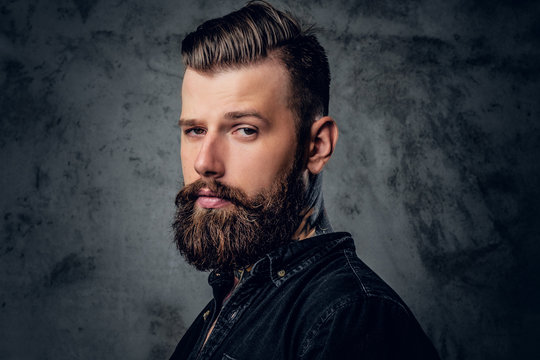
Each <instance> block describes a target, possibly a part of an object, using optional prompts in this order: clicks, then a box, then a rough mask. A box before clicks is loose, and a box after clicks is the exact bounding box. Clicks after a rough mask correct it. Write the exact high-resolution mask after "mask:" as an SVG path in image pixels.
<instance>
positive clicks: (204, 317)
mask: <svg viewBox="0 0 540 360" xmlns="http://www.w3.org/2000/svg"><path fill="white" fill-rule="evenodd" d="M208 315H210V310H206V311H205V313H204V314H203V316H202V317H203V319H204V321H206V319H208Z"/></svg>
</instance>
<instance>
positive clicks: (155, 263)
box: [0, 0, 540, 359]
mask: <svg viewBox="0 0 540 360" xmlns="http://www.w3.org/2000/svg"><path fill="white" fill-rule="evenodd" d="M275 3H276V5H278V6H280V7H284V8H288V9H290V10H292V11H293V12H295V13H297V14H299V15H300V16H302V17H303V18H304V19H306V20H308V21H313V22H316V23H317V24H318V25H319V26H320V27H322V28H323V30H322V32H321V36H320V39H321V41H322V43H323V45H324V46H325V47H326V49H327V50H328V54H329V59H330V64H331V69H332V72H333V82H332V90H331V94H332V100H331V113H332V115H333V116H334V117H335V118H336V119H337V121H338V124H339V127H340V134H341V136H340V140H339V144H338V147H337V150H336V154H335V157H334V158H333V159H332V161H331V162H330V164H329V167H328V170H327V171H326V175H325V186H324V187H325V192H326V199H327V205H328V210H329V213H330V217H331V219H332V220H333V224H334V227H335V228H336V229H339V230H347V231H350V232H351V233H352V234H353V235H354V237H355V239H356V244H357V248H358V249H357V252H358V254H359V256H360V257H361V258H362V259H363V260H364V261H365V262H366V263H368V264H369V265H370V266H372V267H373V268H374V269H375V270H376V271H377V272H378V273H379V274H380V275H381V276H382V277H383V278H384V279H385V280H386V281H387V282H388V283H390V284H391V285H392V286H393V287H394V288H395V289H396V290H397V292H398V293H399V294H400V295H401V296H402V297H403V298H404V299H405V301H406V302H407V303H408V304H409V305H410V307H411V308H412V310H413V312H414V313H415V314H416V316H417V317H418V319H419V321H420V322H421V324H422V326H423V327H424V329H425V330H426V332H427V333H428V334H429V336H430V337H431V339H432V340H433V342H434V344H435V345H436V347H437V348H438V350H439V351H440V353H441V355H442V357H443V358H444V359H510V358H519V357H520V356H521V357H526V358H533V356H532V354H533V351H534V347H535V345H536V344H535V343H534V342H537V340H538V338H539V336H540V335H539V331H538V325H539V317H540V316H539V311H538V309H537V308H538V306H539V305H538V304H539V301H540V296H539V290H538V286H539V284H540V281H539V273H540V272H539V270H540V269H539V265H538V264H539V263H540V261H539V260H540V256H539V255H540V241H539V240H540V236H539V233H540V217H539V215H538V213H539V209H540V201H539V199H540V196H539V190H538V185H539V184H540V182H539V180H540V176H539V172H540V171H539V170H540V169H539V168H540V165H539V164H540V161H539V157H540V124H539V120H540V119H539V115H540V102H539V99H540V21H539V19H540V6H539V5H540V2H539V1H536V2H533V1H507V0H492V1H487V0H485V1H470V0H452V1H442V0H438V1H433V0H424V1H420V0H418V1H413V0H411V1H399V0H381V1H369V0H359V1H345V0H342V1H333V2H330V1H328V2H326V1H313V2H312V1H276V2H275ZM241 5H243V1H232V0H231V1H150V0H147V1H144V0H136V1H125V0H117V1H104V0H101V1H99V0H57V1H45V0H42V1H39V0H20V1H6V0H2V1H1V5H0V27H1V37H0V51H1V54H0V62H1V63H0V66H1V72H0V83H1V100H0V103H1V122H0V124H1V125H0V131H1V135H0V151H1V153H0V161H1V168H0V169H1V170H0V171H1V176H0V198H1V202H0V207H1V208H0V211H1V213H0V216H1V217H0V219H1V227H0V236H1V242H0V275H1V277H0V284H1V288H0V358H1V359H120V358H126V359H166V358H167V356H168V355H169V354H170V353H171V351H172V350H173V347H174V346H175V344H176V342H177V340H178V339H179V338H180V337H181V335H182V334H183V332H184V331H185V329H186V327H187V326H188V325H189V324H190V323H191V321H192V320H193V318H194V317H195V316H196V314H197V313H198V311H199V310H200V309H201V308H202V306H203V304H205V303H206V302H207V300H208V299H209V297H210V291H209V289H208V286H207V283H206V276H207V274H204V273H198V272H196V271H194V270H193V269H191V268H190V267H189V266H188V265H186V264H185V263H184V261H183V260H182V259H181V258H180V256H179V255H177V254H176V252H175V249H174V246H173V244H172V240H171V238H172V234H171V230H170V223H171V216H172V214H173V211H174V206H173V198H174V195H175V193H176V191H177V190H178V188H179V186H180V183H181V172H180V159H179V130H178V128H177V126H176V121H177V118H178V116H179V114H180V108H181V104H180V97H179V93H180V86H181V80H182V73H183V69H182V67H181V60H180V50H179V48H180V42H181V39H182V38H183V37H184V36H185V35H186V34H187V33H188V32H189V31H192V30H193V29H194V28H195V27H196V25H198V24H199V23H201V22H202V21H203V20H205V19H208V18H212V17H216V16H219V15H223V14H225V13H227V12H229V11H231V10H233V9H236V8H238V7H240V6H241Z"/></svg>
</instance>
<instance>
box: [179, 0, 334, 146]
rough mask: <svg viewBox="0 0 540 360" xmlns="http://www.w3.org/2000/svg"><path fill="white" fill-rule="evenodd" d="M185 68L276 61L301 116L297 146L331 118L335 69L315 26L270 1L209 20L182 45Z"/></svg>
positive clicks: (235, 66) (214, 68)
mask: <svg viewBox="0 0 540 360" xmlns="http://www.w3.org/2000/svg"><path fill="white" fill-rule="evenodd" d="M182 57H183V62H184V65H185V66H186V68H188V67H189V68H192V69H194V70H196V71H200V72H217V71H225V70H229V69H240V68H242V67H246V66H251V65H255V64H257V63H259V62H261V61H263V60H265V59H269V58H270V59H276V60H277V61H279V62H280V63H281V64H282V65H283V66H285V69H286V70H287V73H288V74H289V79H290V94H289V108H290V109H291V110H292V111H293V113H294V114H295V115H296V118H297V120H298V121H297V123H296V128H297V131H298V139H299V141H298V143H299V144H304V143H305V142H306V141H307V140H309V133H310V128H311V124H312V123H313V121H315V120H316V119H317V118H318V117H320V116H325V115H328V103H329V89H330V69H329V65H328V59H327V57H326V53H325V51H324V48H323V47H322V46H321V45H320V43H319V41H318V40H317V37H316V36H315V33H314V30H313V27H312V26H307V27H302V25H301V24H300V22H299V21H298V20H297V19H296V18H295V17H293V16H292V15H291V14H289V13H286V12H282V11H279V10H277V9H275V8H274V7H273V6H272V5H270V4H269V3H267V2H265V1H251V2H249V3H248V4H247V5H246V6H244V7H243V8H241V9H240V10H238V11H235V12H232V13H230V14H228V15H225V16H223V17H221V18H217V19H212V20H209V21H206V22H205V23H203V24H202V25H200V26H199V27H198V28H197V30H196V31H194V32H192V33H190V34H188V35H187V36H186V38H185V39H184V40H183V41H182Z"/></svg>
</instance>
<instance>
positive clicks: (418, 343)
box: [299, 297, 439, 360]
mask: <svg viewBox="0 0 540 360" xmlns="http://www.w3.org/2000/svg"><path fill="white" fill-rule="evenodd" d="M299 358H300V359H320V360H322V359H429V360H431V359H434V360H435V359H439V356H438V355H437V351H436V350H435V348H434V347H433V345H432V343H431V341H430V340H429V338H428V337H427V336H426V334H425V333H424V331H423V330H422V328H421V327H420V325H419V324H418V322H417V321H416V319H415V318H414V316H413V315H412V314H411V312H410V310H408V309H407V308H406V307H405V305H403V304H401V303H399V302H396V301H394V300H392V299H386V298H380V297H368V298H367V299H363V300H362V301H358V300H356V301H346V302H342V303H341V304H339V305H337V306H334V307H333V308H332V309H329V310H328V311H327V312H326V313H324V314H322V315H321V316H320V317H319V319H318V320H317V321H316V322H315V323H314V325H312V327H311V329H310V330H309V331H308V332H307V335H306V336H305V338H304V340H303V342H302V345H301V347H300V354H299Z"/></svg>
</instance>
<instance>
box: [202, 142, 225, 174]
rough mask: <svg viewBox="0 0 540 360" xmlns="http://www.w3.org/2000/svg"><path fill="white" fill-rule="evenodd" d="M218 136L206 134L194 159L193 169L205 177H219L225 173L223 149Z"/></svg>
mask: <svg viewBox="0 0 540 360" xmlns="http://www.w3.org/2000/svg"><path fill="white" fill-rule="evenodd" d="M222 147H223V144H221V141H220V139H219V138H218V136H215V135H211V134H207V135H206V136H205V137H204V140H203V142H202V145H201V148H200V150H199V154H198V155H197V159H196V160H195V171H197V173H198V174H199V175H200V176H201V177H203V178H204V177H206V178H219V177H221V176H223V175H224V173H225V164H224V162H223V156H224V150H225V149H223V148H222Z"/></svg>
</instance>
